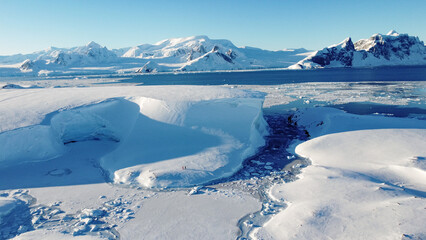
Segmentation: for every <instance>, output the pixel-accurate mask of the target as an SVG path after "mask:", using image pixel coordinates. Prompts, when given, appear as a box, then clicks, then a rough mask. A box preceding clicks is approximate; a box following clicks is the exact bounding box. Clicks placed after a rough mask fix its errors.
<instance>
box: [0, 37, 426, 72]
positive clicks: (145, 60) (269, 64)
mask: <svg viewBox="0 0 426 240" xmlns="http://www.w3.org/2000/svg"><path fill="white" fill-rule="evenodd" d="M389 65H395V66H396V65H426V46H425V45H424V43H423V42H422V41H420V40H419V38H418V37H413V36H409V35H408V34H398V33H397V32H396V31H391V32H389V33H388V34H386V35H382V34H374V35H373V36H372V37H370V38H368V39H362V40H359V41H357V42H355V43H354V42H352V39H351V38H346V39H345V40H344V41H342V42H341V43H339V44H335V45H332V46H329V47H326V48H324V49H322V50H319V51H316V52H311V51H308V50H306V49H303V48H300V49H290V50H279V51H268V50H263V49H260V48H254V47H237V46H235V45H234V44H233V43H232V42H231V41H229V40H224V39H210V38H209V37H207V36H203V35H201V36H192V37H185V38H171V39H166V40H163V41H160V42H157V43H155V44H141V45H138V46H135V47H127V48H121V49H113V50H110V49H108V48H106V47H103V46H101V45H99V44H98V43H95V42H90V43H88V44H87V45H85V46H81V47H73V48H56V47H51V48H48V49H46V50H43V51H38V52H34V53H31V54H26V55H23V54H17V55H11V56H0V76H21V75H39V76H43V75H65V74H66V75H73V74H115V73H119V74H138V73H158V72H193V71H229V70H248V69H284V68H289V69H312V68H332V67H375V66H389Z"/></svg>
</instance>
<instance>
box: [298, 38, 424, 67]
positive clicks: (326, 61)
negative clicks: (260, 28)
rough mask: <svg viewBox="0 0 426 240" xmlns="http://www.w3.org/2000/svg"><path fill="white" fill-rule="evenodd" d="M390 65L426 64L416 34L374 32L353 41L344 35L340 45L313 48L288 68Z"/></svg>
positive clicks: (422, 47) (422, 45)
mask: <svg viewBox="0 0 426 240" xmlns="http://www.w3.org/2000/svg"><path fill="white" fill-rule="evenodd" d="M392 65H426V46H425V45H424V43H423V42H422V41H420V40H419V38H418V37H413V36H409V35H408V34H399V33H397V32H396V31H394V30H392V31H390V32H389V33H388V34H386V35H382V34H374V35H373V36H371V37H370V38H368V39H361V40H359V41H357V42H355V43H353V42H352V39H351V38H346V39H345V40H344V41H342V42H341V43H339V44H336V45H332V46H329V47H327V48H324V49H322V50H319V51H316V52H315V53H314V54H312V55H311V56H308V57H306V58H305V59H303V60H301V61H300V62H298V63H297V64H295V65H292V66H291V67H290V68H291V69H311V68H324V67H328V68H330V67H375V66H392Z"/></svg>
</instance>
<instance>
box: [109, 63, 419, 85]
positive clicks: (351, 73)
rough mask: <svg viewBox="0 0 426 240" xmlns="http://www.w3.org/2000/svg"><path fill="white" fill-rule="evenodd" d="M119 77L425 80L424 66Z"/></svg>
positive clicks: (202, 81)
mask: <svg viewBox="0 0 426 240" xmlns="http://www.w3.org/2000/svg"><path fill="white" fill-rule="evenodd" d="M111 77H120V76H111ZM122 77H124V78H125V79H123V80H121V81H120V82H122V83H140V84H143V85H224V84H247V85H278V84H286V83H303V82H360V81H374V82H376V81H426V66H419V67H416V66H410V67H380V68H359V69H351V68H335V69H316V70H279V71H278V70H277V71H250V72H210V73H184V74H152V75H149V74H143V75H136V76H122Z"/></svg>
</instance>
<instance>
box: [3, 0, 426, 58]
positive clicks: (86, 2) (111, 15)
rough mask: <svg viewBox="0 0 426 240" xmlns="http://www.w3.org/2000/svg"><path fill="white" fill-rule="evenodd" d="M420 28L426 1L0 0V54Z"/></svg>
mask: <svg viewBox="0 0 426 240" xmlns="http://www.w3.org/2000/svg"><path fill="white" fill-rule="evenodd" d="M425 26H426V1H425V0H410V1H404V0H368V1H364V0H359V1H344V0H338V1H337V0H327V1H322V0H309V1H302V0H298V1H292V0H276V1H272V0H265V1H261V0H215V1H212V0H205V1H201V0H199V1H195V0H169V1H165V0H150V1H136V0H134V1H124V0H121V1H119V0H115V1H112V0H38V1H35V0H1V1H0V55H5V54H12V53H29V52H33V51H36V50H42V49H45V48H48V47H49V46H57V47H72V46H80V45H84V44H86V43H87V42H89V41H92V40H93V41H95V42H98V43H99V44H101V45H105V46H107V47H108V48H120V47H128V46H136V45H139V44H143V43H155V42H157V41H160V40H163V39H166V38H172V37H185V36H192V35H208V36H209V37H210V38H221V39H229V40H231V41H233V42H234V44H236V45H237V46H254V47H260V48H264V49H270V50H277V49H283V48H298V47H305V48H308V49H319V48H322V47H325V46H328V45H331V44H334V43H338V42H340V41H342V40H343V39H344V38H346V37H347V36H351V37H352V38H353V39H354V40H358V39H361V38H367V37H369V36H370V35H372V34H374V33H387V32H388V31H389V30H391V29H395V30H396V31H398V32H400V33H409V34H410V35H416V36H419V37H420V39H421V40H426V27H425Z"/></svg>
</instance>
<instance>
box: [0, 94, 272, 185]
mask: <svg viewBox="0 0 426 240" xmlns="http://www.w3.org/2000/svg"><path fill="white" fill-rule="evenodd" d="M3 91H4V92H3V94H2V97H1V98H2V103H1V104H0V109H1V111H2V115H1V117H0V121H1V123H2V125H1V128H0V130H1V131H3V132H2V133H1V134H0V143H1V144H0V146H1V147H0V152H1V155H0V162H1V163H2V165H3V166H6V165H7V166H11V165H18V164H22V163H25V162H38V161H46V160H49V159H54V158H60V157H61V156H64V155H66V154H67V151H69V150H70V147H67V146H68V145H73V144H75V143H82V142H90V141H102V142H108V143H110V142H114V143H116V144H114V146H113V150H112V151H109V152H108V153H105V155H101V156H99V158H100V166H101V167H102V168H103V169H104V170H105V171H106V172H107V173H108V175H109V177H110V178H111V180H113V181H114V182H115V183H120V184H132V185H138V186H143V187H157V188H160V187H161V188H163V187H185V186H192V185H195V184H200V183H203V182H207V181H210V180H213V179H215V178H219V177H224V176H229V175H231V174H232V173H233V172H235V171H236V170H238V169H239V168H240V166H241V163H242V161H243V160H244V159H245V158H246V157H248V156H250V155H252V154H254V153H255V152H256V149H257V148H258V147H260V146H262V145H263V144H264V140H263V136H264V135H265V134H267V129H266V122H265V121H264V119H263V114H262V102H263V98H262V94H259V93H250V92H247V91H241V90H232V89H227V88H203V87H132V88H129V87H108V88H87V89H34V90H33V89H31V90H30V89H28V90H17V89H13V90H3Z"/></svg>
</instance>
